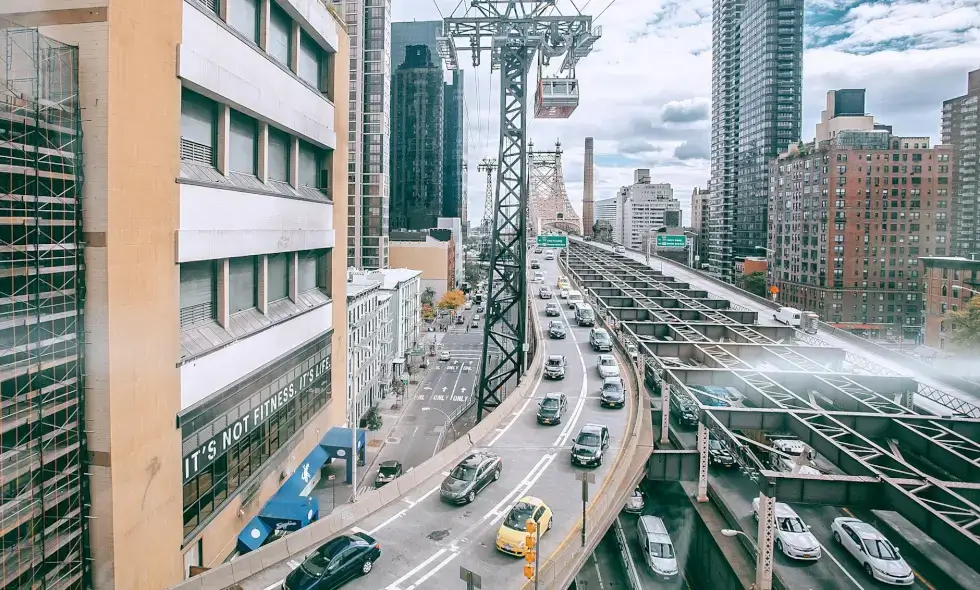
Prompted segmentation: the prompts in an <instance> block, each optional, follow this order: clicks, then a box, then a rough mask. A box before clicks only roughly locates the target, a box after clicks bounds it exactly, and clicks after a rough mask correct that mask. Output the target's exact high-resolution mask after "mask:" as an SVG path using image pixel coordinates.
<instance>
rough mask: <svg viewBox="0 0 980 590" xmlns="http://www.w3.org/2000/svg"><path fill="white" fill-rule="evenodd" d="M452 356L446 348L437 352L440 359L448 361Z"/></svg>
mask: <svg viewBox="0 0 980 590" xmlns="http://www.w3.org/2000/svg"><path fill="white" fill-rule="evenodd" d="M452 357H453V355H452V353H451V352H449V351H448V350H443V351H442V352H440V353H439V360H440V361H448V360H449V359H451V358H452Z"/></svg>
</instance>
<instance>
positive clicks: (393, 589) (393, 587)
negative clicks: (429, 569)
mask: <svg viewBox="0 0 980 590" xmlns="http://www.w3.org/2000/svg"><path fill="white" fill-rule="evenodd" d="M446 551H448V549H440V550H438V551H436V552H435V555H433V556H432V557H430V558H428V559H426V560H425V561H423V562H422V563H420V564H419V565H417V566H415V567H414V568H412V571H410V572H408V573H407V574H405V575H404V576H402V577H400V578H398V579H397V580H395V581H394V582H392V583H391V584H389V585H388V588H387V590H402V589H401V588H400V587H399V584H401V583H402V582H404V581H405V580H407V579H409V578H411V577H412V576H414V575H415V574H417V573H419V571H421V570H422V569H424V568H425V567H426V566H427V565H429V564H430V563H432V562H433V561H435V560H437V559H439V557H440V556H441V555H442V554H443V553H445V552H446Z"/></svg>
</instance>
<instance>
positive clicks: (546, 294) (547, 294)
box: [538, 287, 555, 299]
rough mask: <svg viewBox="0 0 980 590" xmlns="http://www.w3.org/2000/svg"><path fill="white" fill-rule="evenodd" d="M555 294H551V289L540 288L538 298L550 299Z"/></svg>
mask: <svg viewBox="0 0 980 590" xmlns="http://www.w3.org/2000/svg"><path fill="white" fill-rule="evenodd" d="M554 296H555V294H554V292H552V290H551V287H541V288H540V289H538V297H540V298H541V299H551V298H552V297H554Z"/></svg>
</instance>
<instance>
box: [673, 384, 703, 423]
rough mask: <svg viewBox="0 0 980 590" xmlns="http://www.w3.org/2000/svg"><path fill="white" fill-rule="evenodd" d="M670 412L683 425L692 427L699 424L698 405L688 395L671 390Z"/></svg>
mask: <svg viewBox="0 0 980 590" xmlns="http://www.w3.org/2000/svg"><path fill="white" fill-rule="evenodd" d="M670 414H671V416H673V417H674V420H677V423H678V424H680V425H681V426H686V427H688V428H691V427H694V426H697V425H698V406H697V404H695V403H694V401H693V400H691V398H690V397H688V396H687V395H684V394H681V393H677V392H676V391H672V392H671V395H670Z"/></svg>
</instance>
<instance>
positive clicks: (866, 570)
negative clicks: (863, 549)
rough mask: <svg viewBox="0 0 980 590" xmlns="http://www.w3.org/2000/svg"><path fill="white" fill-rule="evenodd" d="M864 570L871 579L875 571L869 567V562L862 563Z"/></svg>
mask: <svg viewBox="0 0 980 590" xmlns="http://www.w3.org/2000/svg"><path fill="white" fill-rule="evenodd" d="M864 571H865V573H867V574H868V575H869V576H870V577H871V579H872V580H873V579H874V577H875V572H874V570H872V569H871V564H870V563H866V564H864Z"/></svg>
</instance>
